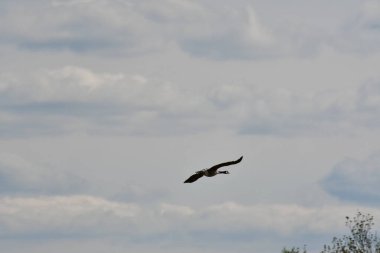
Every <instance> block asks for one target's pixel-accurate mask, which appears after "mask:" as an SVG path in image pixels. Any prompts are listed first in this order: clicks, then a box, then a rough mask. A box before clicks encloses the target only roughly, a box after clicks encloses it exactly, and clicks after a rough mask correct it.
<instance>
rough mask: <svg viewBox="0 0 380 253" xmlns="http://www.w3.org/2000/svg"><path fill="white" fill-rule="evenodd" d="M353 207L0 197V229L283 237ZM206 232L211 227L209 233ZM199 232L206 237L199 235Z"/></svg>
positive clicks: (317, 226)
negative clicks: (143, 203) (200, 205)
mask: <svg viewBox="0 0 380 253" xmlns="http://www.w3.org/2000/svg"><path fill="white" fill-rule="evenodd" d="M356 211H357V207H356V206H340V207H338V206H328V207H327V206H326V207H319V208H309V207H303V206H298V205H285V204H283V205H268V204H267V205H242V204H238V203H233V202H226V203H222V204H218V205H212V206H207V207H203V208H192V207H189V206H179V205H175V204H159V205H155V206H141V205H137V204H133V203H124V202H115V201H109V200H105V199H102V198H97V197H91V196H85V195H83V196H70V197H63V196H62V197H37V198H10V197H5V198H4V197H3V198H1V199H0V225H1V227H2V231H0V233H1V234H2V235H3V236H9V235H13V236H20V235H22V236H33V235H36V234H50V235H55V236H60V235H70V234H79V235H82V236H89V237H91V236H96V235H99V234H103V235H109V236H112V235H114V236H115V235H119V234H123V235H128V237H129V238H130V239H132V238H135V239H144V238H145V239H148V238H151V237H154V236H160V237H162V238H163V239H165V240H168V239H169V238H172V239H173V240H175V239H176V238H177V237H178V239H180V238H181V237H182V236H185V237H186V238H191V240H202V241H207V240H209V239H212V238H215V235H218V234H219V235H220V236H223V235H224V236H223V237H225V238H224V239H225V240H228V238H230V237H231V238H232V236H233V235H234V234H237V233H243V234H246V236H248V237H247V238H250V240H251V239H253V238H254V237H255V235H257V234H258V233H264V232H270V233H272V234H273V235H274V236H281V237H291V236H295V235H299V234H314V235H320V234H323V233H332V232H335V233H336V232H340V231H342V229H344V217H345V216H347V215H354V214H355V213H356ZM364 211H367V210H363V212H364ZM368 211H369V212H370V213H371V214H372V215H374V216H375V218H376V217H377V216H379V215H380V211H379V210H377V209H368ZM99 228H101V229H99ZM204 232H209V233H210V234H209V236H207V235H206V234H205V233H204ZM200 234H203V235H205V237H202V238H201V237H199V236H198V235H200ZM219 239H221V238H219Z"/></svg>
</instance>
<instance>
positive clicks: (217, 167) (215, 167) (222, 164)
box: [208, 156, 243, 172]
mask: <svg viewBox="0 0 380 253" xmlns="http://www.w3.org/2000/svg"><path fill="white" fill-rule="evenodd" d="M241 160H243V157H242V156H241V157H240V158H239V159H237V160H235V161H230V162H225V163H220V164H217V165H214V166H212V167H211V168H209V169H208V171H210V172H215V171H216V170H217V169H219V168H220V167H224V166H229V165H233V164H237V163H240V162H241Z"/></svg>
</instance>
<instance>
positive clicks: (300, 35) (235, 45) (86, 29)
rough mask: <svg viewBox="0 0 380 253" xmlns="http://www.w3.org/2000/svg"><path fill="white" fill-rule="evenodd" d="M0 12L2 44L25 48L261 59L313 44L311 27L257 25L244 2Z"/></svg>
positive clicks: (40, 6)
mask: <svg viewBox="0 0 380 253" xmlns="http://www.w3.org/2000/svg"><path fill="white" fill-rule="evenodd" d="M5 9H6V10H5V11H4V14H3V15H0V21H1V22H0V29H1V30H2V34H3V36H2V39H1V41H0V44H4V45H16V46H17V47H18V48H19V49H26V50H31V51H46V50H48V51H51V50H53V51H62V50H64V51H71V52H75V53H90V52H94V53H100V54H104V53H105V54H109V55H113V56H118V55H122V56H128V55H136V54H144V53H147V52H151V51H156V50H165V49H166V47H167V46H168V45H175V44H177V45H179V47H180V48H181V49H182V50H183V51H184V52H186V53H189V54H191V55H194V56H197V57H207V58H213V59H262V58H268V57H269V58H271V57H279V56H289V55H298V56H299V55H305V54H310V53H313V52H315V51H316V49H317V47H318V44H319V40H320V39H318V37H319V35H317V34H315V35H312V34H310V32H306V31H310V30H313V29H312V28H307V29H298V30H297V31H291V30H289V27H290V26H285V25H284V26H282V27H273V28H272V27H269V26H268V25H265V24H262V22H260V19H259V17H258V15H257V14H256V13H255V11H254V8H253V7H250V6H247V5H246V3H244V4H242V3H239V4H237V3H236V2H235V1H234V2H233V3H232V2H229V1H225V2H223V3H222V4H219V3H218V4H214V3H211V2H209V3H207V2H202V1H188V0H181V1H170V0H166V1H160V3H159V4H158V3H157V2H155V1H149V0H144V1H101V0H95V1H48V0H41V1H38V2H34V3H33V4H30V3H29V2H27V1H23V4H22V5H20V4H8V5H6V8H5Z"/></svg>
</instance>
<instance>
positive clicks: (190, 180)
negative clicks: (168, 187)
mask: <svg viewBox="0 0 380 253" xmlns="http://www.w3.org/2000/svg"><path fill="white" fill-rule="evenodd" d="M241 160H243V157H240V158H239V159H237V160H236V161H230V162H225V163H220V164H217V165H214V166H212V167H211V168H209V169H204V170H200V171H197V172H195V174H193V175H192V176H190V177H189V178H188V179H186V181H185V182H184V183H193V182H195V181H197V180H198V179H199V178H201V177H203V176H206V177H213V176H215V175H218V174H230V173H229V172H228V171H227V170H225V171H218V169H219V168H221V167H224V166H229V165H233V164H237V163H240V162H241Z"/></svg>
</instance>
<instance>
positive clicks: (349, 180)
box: [321, 154, 380, 205]
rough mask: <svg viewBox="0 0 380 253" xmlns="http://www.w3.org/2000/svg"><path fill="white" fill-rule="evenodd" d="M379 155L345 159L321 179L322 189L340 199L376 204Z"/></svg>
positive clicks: (379, 187)
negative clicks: (359, 158) (363, 158)
mask: <svg viewBox="0 0 380 253" xmlns="http://www.w3.org/2000/svg"><path fill="white" fill-rule="evenodd" d="M379 164H380V155H379V154H373V155H371V156H370V157H368V158H367V159H365V160H355V159H345V160H343V161H341V162H340V163H338V164H337V165H335V166H334V168H333V169H332V171H331V172H330V173H329V174H328V175H327V176H326V177H325V178H324V179H323V180H322V182H321V183H322V186H323V187H324V189H325V190H326V191H327V192H329V193H330V194H332V195H333V196H336V197H338V198H339V199H342V200H348V201H353V202H359V203H366V204H373V205H377V204H378V203H379V200H380V165H379Z"/></svg>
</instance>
